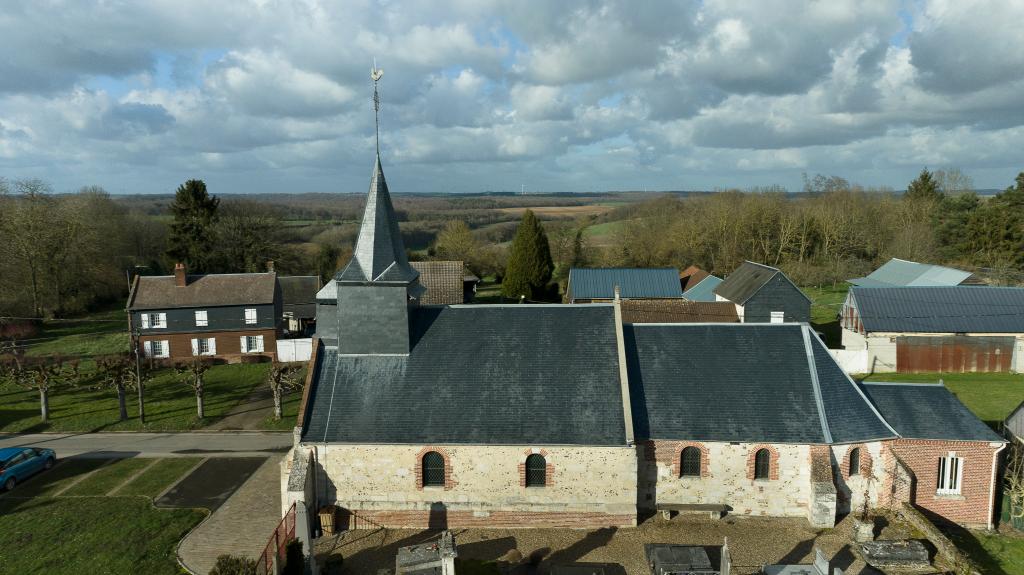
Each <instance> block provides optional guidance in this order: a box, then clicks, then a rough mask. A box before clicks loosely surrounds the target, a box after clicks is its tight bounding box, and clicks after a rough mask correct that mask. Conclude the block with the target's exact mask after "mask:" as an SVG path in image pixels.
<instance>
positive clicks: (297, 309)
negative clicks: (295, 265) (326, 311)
mask: <svg viewBox="0 0 1024 575" xmlns="http://www.w3.org/2000/svg"><path fill="white" fill-rule="evenodd" d="M277 283H278V284H279V285H280V286H281V304H282V307H283V310H284V311H285V312H291V313H293V314H295V317H300V318H314V317H316V293H317V291H319V290H320V276H280V277H278V278H277Z"/></svg>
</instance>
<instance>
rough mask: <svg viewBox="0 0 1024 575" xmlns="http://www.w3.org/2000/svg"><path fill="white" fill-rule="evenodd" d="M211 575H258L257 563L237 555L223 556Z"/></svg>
mask: <svg viewBox="0 0 1024 575" xmlns="http://www.w3.org/2000/svg"><path fill="white" fill-rule="evenodd" d="M210 575H256V561H254V560H252V559H249V558H246V557H237V556H235V555H221V556H220V557H217V563H215V564H214V566H213V569H210Z"/></svg>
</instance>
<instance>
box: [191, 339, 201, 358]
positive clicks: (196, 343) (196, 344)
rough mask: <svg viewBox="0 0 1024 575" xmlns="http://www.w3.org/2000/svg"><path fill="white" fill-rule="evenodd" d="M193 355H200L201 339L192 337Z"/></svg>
mask: <svg viewBox="0 0 1024 575" xmlns="http://www.w3.org/2000/svg"><path fill="white" fill-rule="evenodd" d="M192 355H199V340H198V339H196V338H194V337H193V338H192Z"/></svg>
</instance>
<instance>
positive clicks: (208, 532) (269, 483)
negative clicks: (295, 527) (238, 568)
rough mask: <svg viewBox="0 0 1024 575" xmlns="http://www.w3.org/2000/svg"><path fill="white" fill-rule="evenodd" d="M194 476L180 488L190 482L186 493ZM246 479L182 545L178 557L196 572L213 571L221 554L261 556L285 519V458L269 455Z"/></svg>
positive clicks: (240, 467)
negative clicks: (282, 473)
mask: <svg viewBox="0 0 1024 575" xmlns="http://www.w3.org/2000/svg"><path fill="white" fill-rule="evenodd" d="M213 461H214V460H210V461H208V462H207V463H211V462H213ZM241 461H247V460H241ZM204 465H205V464H204ZM247 465H248V464H247ZM202 467H203V466H200V467H199V468H198V469H196V471H197V472H198V471H200V470H201V469H202ZM243 467H244V466H242V465H239V466H235V467H234V471H233V473H236V474H237V472H238V471H239V470H241V469H242V468H243ZM217 469H218V468H216V467H211V468H209V469H208V470H207V471H208V472H209V473H204V474H203V476H201V477H198V478H197V481H200V480H203V477H207V478H209V477H210V476H209V474H210V473H215V472H216V471H217ZM193 475H194V474H193ZM191 479H193V477H191V476H190V477H186V478H185V479H184V480H182V482H181V483H179V485H178V487H182V485H183V484H186V486H185V487H184V488H183V489H182V492H183V493H182V496H184V495H186V493H185V492H187V491H189V490H190V489H191V488H190V487H188V486H187V484H188V482H189V481H190V480H191ZM242 479H243V480H244V483H242V485H241V487H239V488H238V489H237V490H236V491H234V493H233V494H231V495H230V497H227V498H226V499H225V500H223V501H219V502H216V505H217V507H216V510H215V511H214V512H213V514H212V515H210V517H208V518H207V519H206V520H205V521H203V522H202V523H200V524H199V526H198V527H196V528H195V529H193V530H192V531H191V532H190V533H189V534H188V535H186V536H185V538H184V539H182V540H181V543H180V544H179V545H178V560H179V561H180V562H181V564H182V565H184V566H185V568H186V569H188V570H189V571H191V572H192V573H201V574H205V573H209V572H210V569H212V568H213V565H214V563H216V562H217V556H219V555H223V554H225V553H228V554H231V555H242V556H245V557H251V558H253V559H256V558H258V557H259V556H260V553H262V552H263V547H264V546H265V545H266V544H267V541H268V540H269V538H270V536H271V534H272V533H273V531H274V528H275V527H277V524H278V522H279V521H280V520H281V457H280V456H270V457H267V458H266V459H265V460H264V461H263V462H262V464H260V465H259V466H258V467H257V468H256V469H255V472H254V473H252V475H251V476H248V479H245V478H244V477H243V478H242ZM168 495H170V492H169V493H168ZM197 495H199V494H198V493H197ZM199 496H200V497H201V495H199ZM160 503H161V504H162V503H163V501H162V499H161V501H160Z"/></svg>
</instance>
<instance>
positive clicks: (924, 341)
mask: <svg viewBox="0 0 1024 575" xmlns="http://www.w3.org/2000/svg"><path fill="white" fill-rule="evenodd" d="M1022 310H1024V288H1009V287H984V288H982V287H973V286H953V287H896V288H867V287H857V286H854V287H852V288H850V291H849V293H847V295H846V301H845V303H844V304H843V307H842V310H841V313H840V324H841V325H842V328H843V331H842V342H843V347H844V348H846V349H847V350H863V351H864V353H865V354H866V356H867V357H866V358H865V365H866V366H867V368H866V371H869V372H893V371H896V372H910V373H913V372H976V371H981V372H1019V371H1021V367H1022V366H1024V312H1022Z"/></svg>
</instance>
